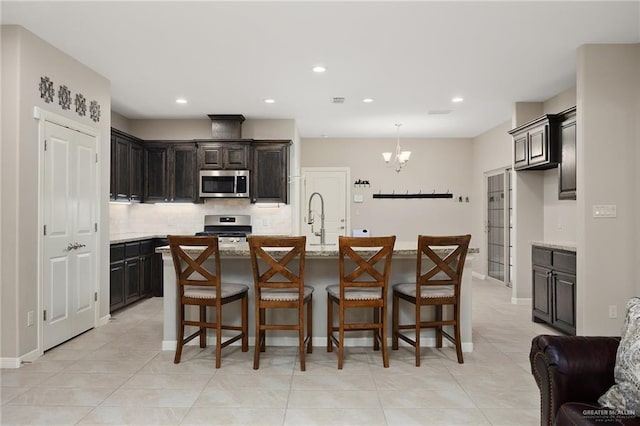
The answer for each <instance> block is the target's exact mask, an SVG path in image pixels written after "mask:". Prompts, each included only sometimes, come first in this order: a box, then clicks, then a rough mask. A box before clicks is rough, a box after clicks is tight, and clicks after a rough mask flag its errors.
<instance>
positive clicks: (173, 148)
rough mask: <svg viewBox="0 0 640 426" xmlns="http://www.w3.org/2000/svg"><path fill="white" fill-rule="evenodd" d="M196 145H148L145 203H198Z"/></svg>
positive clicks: (145, 168)
mask: <svg viewBox="0 0 640 426" xmlns="http://www.w3.org/2000/svg"><path fill="white" fill-rule="evenodd" d="M196 154H197V152H196V145H195V144H194V143H193V142H190V141H184V142H147V143H145V150H144V158H145V161H144V164H145V167H144V170H145V175H144V188H145V190H144V200H145V201H146V202H150V203H155V202H195V201H196V200H197V186H198V185H197V182H198V181H197V176H198V170H197V162H196Z"/></svg>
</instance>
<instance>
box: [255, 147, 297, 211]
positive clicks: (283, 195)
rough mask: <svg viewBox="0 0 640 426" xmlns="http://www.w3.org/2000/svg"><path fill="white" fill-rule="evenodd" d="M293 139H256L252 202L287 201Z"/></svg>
mask: <svg viewBox="0 0 640 426" xmlns="http://www.w3.org/2000/svg"><path fill="white" fill-rule="evenodd" d="M290 145H291V141H254V142H253V144H252V151H253V168H252V170H251V173H252V174H251V202H252V203H257V202H273V203H287V201H288V186H287V179H288V176H289V146H290Z"/></svg>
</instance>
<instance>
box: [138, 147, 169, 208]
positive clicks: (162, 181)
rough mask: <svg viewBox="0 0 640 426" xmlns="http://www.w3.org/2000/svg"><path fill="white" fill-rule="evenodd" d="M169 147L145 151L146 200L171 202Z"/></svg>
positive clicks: (150, 148)
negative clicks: (168, 169) (168, 172)
mask: <svg viewBox="0 0 640 426" xmlns="http://www.w3.org/2000/svg"><path fill="white" fill-rule="evenodd" d="M167 150H168V147H167V146H156V147H146V148H145V150H144V158H145V160H144V164H145V166H144V200H145V201H146V202H157V201H160V202H162V201H169V200H168V198H169V194H168V182H167V166H168V165H167Z"/></svg>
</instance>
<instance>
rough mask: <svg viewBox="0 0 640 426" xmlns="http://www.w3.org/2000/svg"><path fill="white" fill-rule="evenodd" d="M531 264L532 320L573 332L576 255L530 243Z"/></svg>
mask: <svg viewBox="0 0 640 426" xmlns="http://www.w3.org/2000/svg"><path fill="white" fill-rule="evenodd" d="M532 264H533V275H532V284H533V310H532V318H533V321H535V322H544V323H547V324H549V325H550V326H551V327H553V328H555V329H557V330H560V331H562V332H564V333H567V334H572V335H575V334H576V254H575V253H574V252H570V251H565V250H556V249H549V248H545V247H538V246H534V247H533V248H532Z"/></svg>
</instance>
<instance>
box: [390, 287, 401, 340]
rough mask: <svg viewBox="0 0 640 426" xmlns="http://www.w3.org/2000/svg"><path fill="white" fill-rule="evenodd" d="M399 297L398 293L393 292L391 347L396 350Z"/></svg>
mask: <svg viewBox="0 0 640 426" xmlns="http://www.w3.org/2000/svg"><path fill="white" fill-rule="evenodd" d="M399 310H400V298H399V297H398V294H397V293H396V292H395V291H394V292H393V306H392V308H391V349H393V350H394V351H397V350H398V331H399V328H398V327H399V324H398V322H399V318H400V312H399Z"/></svg>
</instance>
